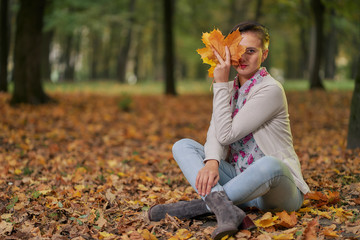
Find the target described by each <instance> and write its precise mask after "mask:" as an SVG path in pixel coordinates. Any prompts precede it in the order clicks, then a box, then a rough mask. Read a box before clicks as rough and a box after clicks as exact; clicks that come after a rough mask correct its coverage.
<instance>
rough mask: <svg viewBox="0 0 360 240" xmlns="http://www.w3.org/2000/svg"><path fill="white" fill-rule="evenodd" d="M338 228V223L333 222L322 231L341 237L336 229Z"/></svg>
mask: <svg viewBox="0 0 360 240" xmlns="http://www.w3.org/2000/svg"><path fill="white" fill-rule="evenodd" d="M335 229H336V225H335V224H332V225H330V226H328V227H324V230H323V231H322V232H323V234H324V235H325V236H327V237H337V238H338V237H339V235H338V232H337V231H334V230H335Z"/></svg>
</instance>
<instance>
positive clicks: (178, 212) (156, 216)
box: [148, 199, 211, 221]
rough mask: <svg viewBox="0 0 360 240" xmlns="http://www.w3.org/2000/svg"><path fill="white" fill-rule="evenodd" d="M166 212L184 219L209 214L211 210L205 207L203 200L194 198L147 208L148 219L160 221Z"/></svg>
mask: <svg viewBox="0 0 360 240" xmlns="http://www.w3.org/2000/svg"><path fill="white" fill-rule="evenodd" d="M166 214H169V215H170V216H175V217H177V218H179V219H184V218H194V217H197V216H201V215H205V214H211V212H210V211H209V210H208V208H207V207H206V204H205V202H204V200H202V199H195V200H192V201H180V202H176V203H169V204H159V205H155V206H153V207H151V208H150V209H149V212H148V217H149V219H150V221H160V220H161V219H164V218H165V216H166Z"/></svg>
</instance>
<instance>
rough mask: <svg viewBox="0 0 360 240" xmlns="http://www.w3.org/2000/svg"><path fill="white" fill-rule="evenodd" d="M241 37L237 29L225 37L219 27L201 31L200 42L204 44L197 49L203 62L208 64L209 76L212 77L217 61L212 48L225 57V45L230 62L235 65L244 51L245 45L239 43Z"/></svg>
mask: <svg viewBox="0 0 360 240" xmlns="http://www.w3.org/2000/svg"><path fill="white" fill-rule="evenodd" d="M241 39H242V37H241V34H240V32H239V31H234V32H232V33H231V34H229V35H228V36H227V37H226V38H225V37H224V35H223V34H222V33H221V31H220V30H219V29H214V30H213V31H211V32H210V33H207V32H205V33H203V35H202V42H203V43H204V44H205V47H204V48H200V49H197V50H196V51H197V52H198V53H199V54H200V56H201V59H202V60H203V63H206V64H210V66H211V68H210V69H209V70H208V71H209V77H214V68H215V66H216V64H218V63H219V61H218V59H217V58H216V56H215V54H214V52H213V49H214V50H216V51H217V52H218V53H219V55H220V56H221V57H222V59H225V57H226V53H225V46H228V48H229V50H230V61H231V64H232V65H234V66H236V65H238V64H239V60H240V58H241V55H242V54H243V53H244V52H245V47H243V46H241V45H239V44H240V41H241Z"/></svg>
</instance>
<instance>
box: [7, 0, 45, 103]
mask: <svg viewBox="0 0 360 240" xmlns="http://www.w3.org/2000/svg"><path fill="white" fill-rule="evenodd" d="M45 2H46V0H32V1H28V0H20V9H19V12H18V15H17V21H16V22H17V25H16V37H15V49H14V74H13V77H14V85H15V88H14V94H13V96H12V99H11V103H12V104H18V103H30V104H41V103H46V102H48V101H49V100H50V98H49V97H48V96H47V95H46V94H45V92H44V90H43V87H42V82H41V43H42V26H43V17H44V8H45Z"/></svg>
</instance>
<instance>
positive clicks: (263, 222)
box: [254, 212, 279, 228]
mask: <svg viewBox="0 0 360 240" xmlns="http://www.w3.org/2000/svg"><path fill="white" fill-rule="evenodd" d="M278 218H279V217H278V216H274V217H273V216H272V214H271V212H267V213H265V214H264V215H263V216H262V217H261V218H260V219H258V220H256V221H255V222H254V223H255V225H256V226H258V227H263V228H267V227H271V226H273V225H275V221H276V220H277V219H278Z"/></svg>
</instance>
